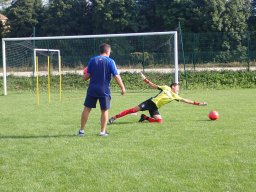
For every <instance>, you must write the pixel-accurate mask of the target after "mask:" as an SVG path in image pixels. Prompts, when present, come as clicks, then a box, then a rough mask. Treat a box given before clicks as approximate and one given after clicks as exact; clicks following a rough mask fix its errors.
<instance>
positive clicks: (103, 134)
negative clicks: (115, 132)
mask: <svg viewBox="0 0 256 192" xmlns="http://www.w3.org/2000/svg"><path fill="white" fill-rule="evenodd" d="M108 135H109V133H108V132H100V134H99V136H102V137H106V136H108Z"/></svg>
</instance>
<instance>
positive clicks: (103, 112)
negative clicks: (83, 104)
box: [100, 109, 108, 133]
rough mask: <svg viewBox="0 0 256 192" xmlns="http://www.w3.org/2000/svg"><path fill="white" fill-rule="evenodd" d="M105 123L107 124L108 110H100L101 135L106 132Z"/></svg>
mask: <svg viewBox="0 0 256 192" xmlns="http://www.w3.org/2000/svg"><path fill="white" fill-rule="evenodd" d="M107 122H108V109H107V110H103V109H101V129H100V131H101V133H106V130H107Z"/></svg>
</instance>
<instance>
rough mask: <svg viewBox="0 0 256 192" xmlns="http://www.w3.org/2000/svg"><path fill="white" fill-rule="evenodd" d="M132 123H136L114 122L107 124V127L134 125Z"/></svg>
mask: <svg viewBox="0 0 256 192" xmlns="http://www.w3.org/2000/svg"><path fill="white" fill-rule="evenodd" d="M134 123H138V122H114V123H113V124H109V125H108V126H112V125H127V124H134Z"/></svg>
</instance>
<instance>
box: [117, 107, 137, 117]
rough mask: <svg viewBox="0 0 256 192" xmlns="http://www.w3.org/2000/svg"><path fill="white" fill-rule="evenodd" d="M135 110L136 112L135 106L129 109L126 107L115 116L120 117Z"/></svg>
mask: <svg viewBox="0 0 256 192" xmlns="http://www.w3.org/2000/svg"><path fill="white" fill-rule="evenodd" d="M136 112H138V111H137V109H136V108H135V107H134V108H131V109H126V110H124V111H122V112H121V113H119V114H117V115H116V116H115V118H120V117H123V116H125V115H128V114H131V113H136Z"/></svg>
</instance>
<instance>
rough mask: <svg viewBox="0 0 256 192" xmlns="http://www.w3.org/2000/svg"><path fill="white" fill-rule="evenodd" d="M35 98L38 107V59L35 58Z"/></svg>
mask: <svg viewBox="0 0 256 192" xmlns="http://www.w3.org/2000/svg"><path fill="white" fill-rule="evenodd" d="M36 98H37V105H39V79H38V57H36Z"/></svg>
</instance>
